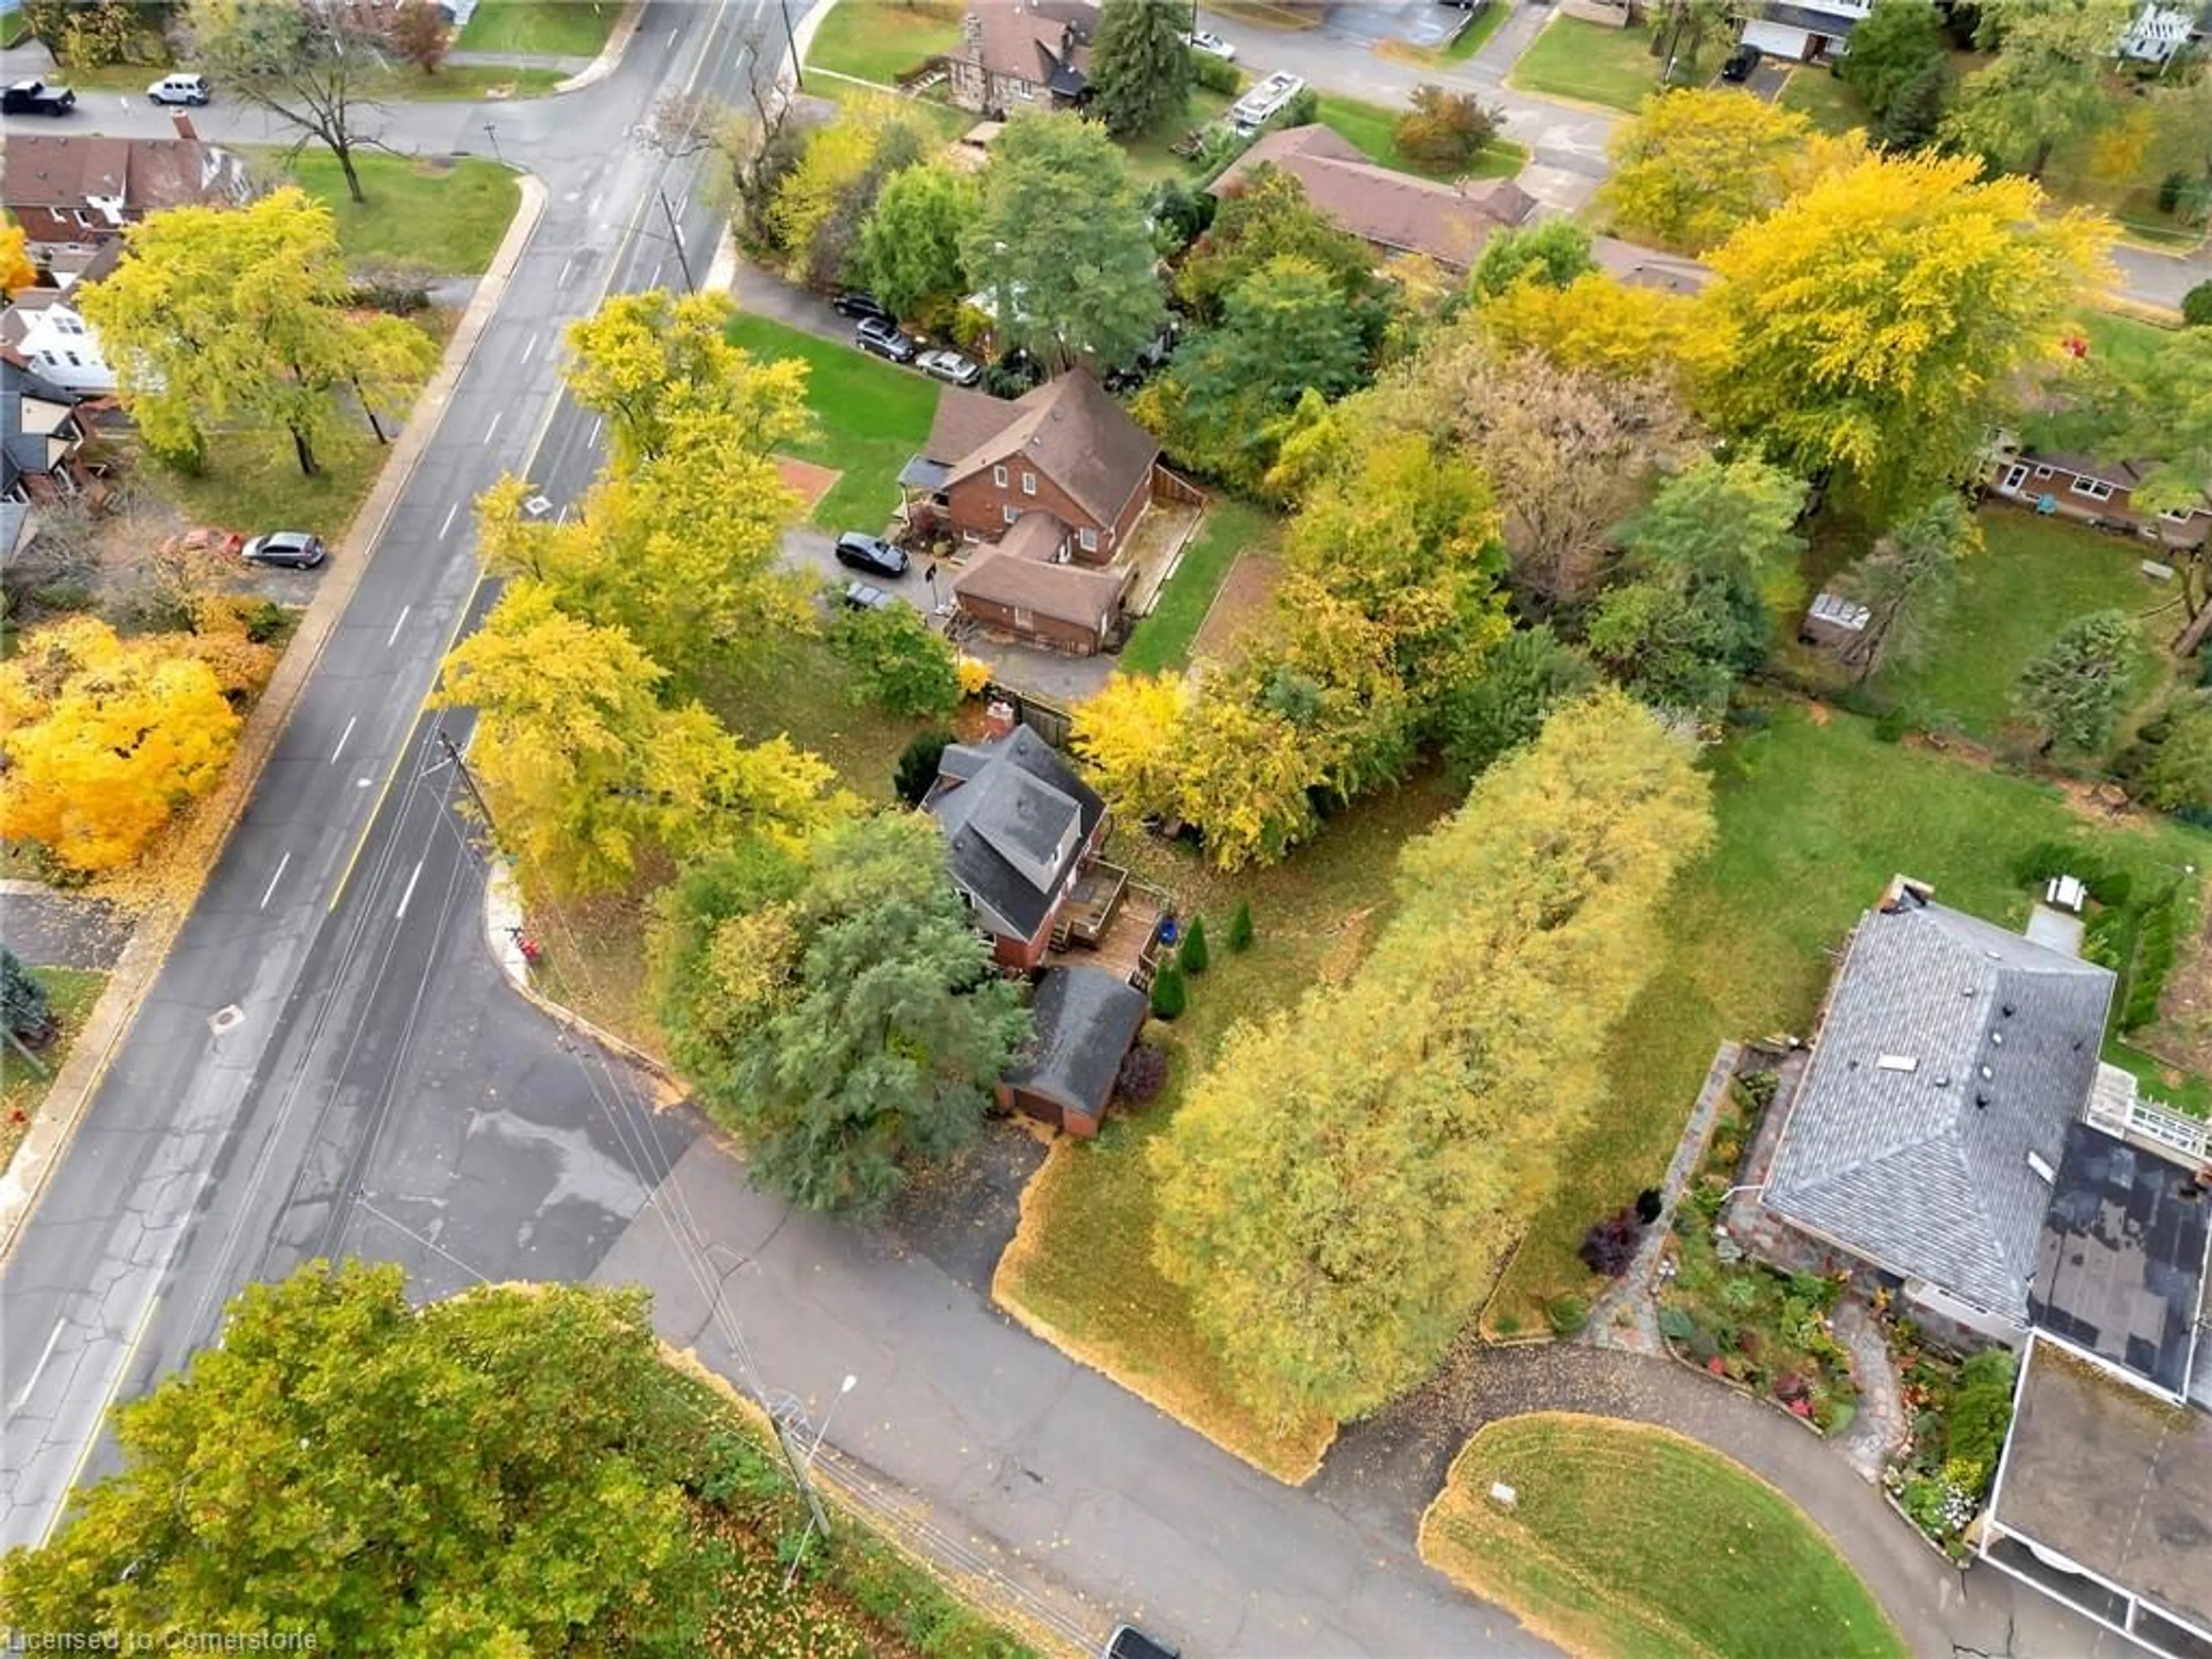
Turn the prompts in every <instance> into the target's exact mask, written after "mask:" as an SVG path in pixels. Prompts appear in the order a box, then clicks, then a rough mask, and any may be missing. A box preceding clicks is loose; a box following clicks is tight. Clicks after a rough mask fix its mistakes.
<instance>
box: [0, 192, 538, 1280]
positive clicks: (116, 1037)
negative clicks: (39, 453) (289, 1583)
mask: <svg viewBox="0 0 2212 1659" xmlns="http://www.w3.org/2000/svg"><path fill="white" fill-rule="evenodd" d="M517 183H518V184H519V185H520V189H521V200H520V202H519V203H518V204H516V207H515V211H514V218H513V222H511V223H509V224H508V226H507V235H506V237H505V238H504V239H503V240H501V243H500V245H499V252H496V253H495V254H494V255H493V256H492V261H491V264H490V265H489V267H488V268H487V269H486V270H485V271H484V274H483V280H482V281H480V282H479V283H477V290H476V293H475V295H473V296H472V297H471V299H470V301H469V307H468V310H467V311H466V312H465V313H463V315H462V318H461V322H460V326H459V327H458V328H457V329H455V330H454V331H453V339H452V341H451V342H450V343H448V344H447V347H446V355H445V356H444V358H443V359H442V360H441V362H440V363H439V366H438V370H437V373H435V374H433V375H432V376H431V377H430V380H429V382H428V384H427V385H426V386H424V387H423V388H422V395H421V396H420V397H419V398H416V401H415V406H414V408H413V409H412V410H410V411H409V412H408V417H407V424H406V425H405V427H404V428H402V429H401V431H400V434H399V437H398V441H396V442H395V443H394V444H393V445H392V455H391V457H390V458H389V459H387V460H386V462H385V464H384V470H383V471H382V472H380V474H379V475H378V477H377V481H376V483H375V485H374V488H372V489H370V490H369V492H368V499H367V500H365V501H362V504H361V507H360V510H359V511H358V512H356V513H355V514H354V519H353V523H352V525H351V526H349V528H348V529H347V532H346V535H345V538H344V540H343V542H342V543H341V544H340V545H339V549H338V553H339V556H338V557H337V558H335V559H333V560H332V561H331V566H330V567H329V568H328V569H327V571H326V574H327V576H328V578H329V580H325V582H324V584H323V585H322V586H321V587H320V588H319V589H318V590H317V592H316V594H315V599H314V603H313V604H312V605H309V606H308V607H307V615H306V617H303V618H302V619H301V623H300V628H299V631H298V632H297V633H296V634H295V635H293V637H292V644H291V648H290V649H289V650H288V651H286V652H285V653H284V655H283V659H282V660H281V661H280V662H278V663H277V665H276V672H275V673H274V674H272V675H270V678H269V684H268V685H267V686H265V687H264V688H263V690H262V693H261V696H260V698H259V700H258V702H255V704H254V705H253V712H252V714H250V715H248V716H247V717H246V730H245V731H244V732H241V733H240V735H239V740H238V747H237V749H236V750H235V751H234V753H233V755H232V757H231V762H230V766H229V768H228V770H227V771H226V772H225V774H224V775H223V781H222V785H221V787H219V789H218V791H217V793H215V794H214V795H211V796H210V797H209V798H208V799H207V800H206V801H204V803H202V805H203V806H204V808H205V809H207V810H206V811H204V813H203V814H202V815H201V816H199V817H197V819H196V820H195V821H193V822H191V823H189V824H187V825H186V827H185V831H184V837H183V842H184V844H183V845H181V846H179V848H175V849H173V850H174V851H175V853H176V854H177V855H178V856H179V860H180V861H181V863H182V866H183V867H185V868H189V869H192V870H194V871H196V872H197V873H196V874H195V876H194V878H193V881H192V884H191V890H189V891H188V892H182V893H177V894H172V895H170V896H167V898H166V899H165V900H164V901H163V902H159V903H157V904H155V906H154V907H153V908H150V909H149V910H148V912H147V913H146V915H144V916H143V918H142V919H141V920H140V921H139V924H138V926H137V929H136V930H135V931H134V932H133V933H131V942H130V944H128V945H125V947H124V950H123V955H122V957H121V959H120V960H118V962H117V963H116V964H115V970H114V972H113V973H112V974H111V975H109V976H108V981H107V988H106V990H105V991H103V992H102V993H101V994H100V1000H99V1001H98V1002H97V1003H95V1004H94V1006H93V1010H92V1012H91V1013H90V1014H89V1015H88V1016H87V1017H86V1019H85V1023H84V1030H83V1033H82V1036H80V1037H79V1039H78V1041H77V1042H76V1046H75V1047H74V1048H71V1049H70V1057H69V1058H68V1059H67V1060H64V1062H63V1063H62V1069H61V1071H60V1073H58V1075H57V1076H56V1077H55V1079H54V1082H53V1087H52V1089H50V1090H48V1091H47V1093H46V1101H45V1103H43V1104H42V1105H41V1106H40V1109H39V1115H38V1116H37V1117H36V1118H34V1119H33V1120H32V1123H31V1127H30V1131H29V1133H27V1134H26V1135H25V1136H24V1137H23V1142H22V1144H21V1146H18V1147H17V1148H16V1149H15V1160H14V1162H12V1163H11V1164H9V1166H8V1168H7V1170H5V1171H4V1172H0V1263H4V1262H6V1261H7V1260H8V1258H9V1256H10V1255H12V1254H13V1253H14V1251H15V1241H16V1239H17V1238H18V1237H20V1236H21V1233H22V1231H23V1225H24V1224H25V1223H26V1222H27V1221H28V1220H29V1219H30V1218H31V1214H32V1212H33V1211H34V1210H35V1209H36V1208H37V1207H38V1203H39V1199H40V1194H43V1193H44V1192H45V1191H46V1182H48V1181H49V1180H50V1179H51V1178H52V1175H53V1172H54V1170H56V1169H57V1168H58V1167H59V1165H60V1164H61V1160H62V1157H63V1154H64V1153H65V1152H67V1151H68V1150H69V1145H70V1140H71V1139H72V1138H73V1137H74V1136H75V1135H76V1128H77V1125H78V1124H79V1122H81V1121H82V1119H83V1117H84V1113H85V1109H86V1108H87V1107H88V1106H89V1105H90V1104H91V1103H92V1097H93V1095H94V1091H97V1090H98V1088H99V1087H100V1079H102V1078H103V1077H105V1076H106V1074H107V1067H108V1065H109V1063H110V1062H111V1061H112V1060H113V1059H114V1058H115V1055H116V1054H117V1052H118V1050H119V1049H120V1048H122V1046H123V1039H124V1038H125V1036H128V1035H129V1033H130V1030H131V1024H132V1023H133V1022H134V1021H135V1020H136V1019H137V1013H138V1007H139V1005H140V1004H141V1003H142V1002H143V1001H144V1000H145V998H146V994H147V992H148V991H149V990H150V989H151V988H152V987H153V983H154V978H155V975H156V974H158V973H159V972H160V971H161V964H162V963H164V962H166V961H167V959H168V956H169V951H170V947H171V946H172V945H174V944H175V943H176V939H177V934H178V933H179V931H181V930H182V928H183V927H184V925H185V920H186V919H187V918H188V917H189V916H190V915H191V912H192V909H193V907H194V906H195V905H197V903H198V902H199V896H200V893H201V891H202V890H203V889H204V887H205V886H206V884H207V878H208V876H209V874H210V872H212V871H213V870H214V868H215V866H216V860H218V859H219V858H220V857H221V856H222V849H223V848H224V846H225V845H226V843H228V841H229V839H230V832H231V831H232V829H234V828H236V826H237V823H238V820H239V819H240V817H242V816H243V815H244V813H245V811H246V803H247V802H248V801H250V800H251V799H252V797H253V790H254V786H255V785H256V784H257V783H258V782H259V781H260V777H261V769H262V767H263V766H264V764H266V763H267V762H268V759H269V757H270V754H272V753H273V752H274V751H275V750H276V739H277V738H279V737H281V736H282V735H283V731H284V727H285V726H286V724H287V723H288V722H289V720H290V719H291V717H292V710H293V708H295V706H296V705H297V703H298V702H299V701H300V696H301V692H303V691H304V690H306V689H307V682H308V680H309V678H312V677H313V673H314V671H315V666H316V665H317V664H318V663H319V661H320V660H321V659H322V654H323V647H325V645H327V644H328V643H329V642H330V638H331V635H332V634H334V633H336V632H337V624H338V622H339V620H340V619H341V618H342V617H343V616H344V614H345V609H346V606H347V605H349V604H350V603H351V601H352V599H353V596H354V593H355V592H356V589H358V588H359V587H360V586H361V581H362V576H363V575H364V574H366V572H367V569H368V563H369V561H370V559H371V557H372V556H374V552H375V550H376V548H377V545H378V544H379V542H380V541H381V539H382V538H383V535H384V528H385V526H386V524H387V523H388V522H389V521H390V520H391V517H392V509H393V508H394V507H396V506H398V501H399V497H400V495H401V494H402V493H403V492H404V490H405V489H406V487H407V484H408V483H409V482H410V480H411V479H412V478H413V477H414V476H415V469H416V465H418V464H419V463H420V462H421V460H422V456H423V454H424V453H425V452H426V451H428V448H429V447H430V442H431V440H432V439H434V438H435V437H436V435H437V432H438V427H439V424H440V422H441V421H442V420H443V418H444V416H445V411H446V406H447V404H448V403H449V402H450V401H451V400H452V398H453V388H454V386H456V385H458V384H459V380H460V377H461V374H462V371H463V370H465V368H467V367H468V364H469V361H470V359H471V358H472V357H473V356H475V355H476V349H477V342H478V341H479V340H481V339H482V338H483V331H484V329H485V327H486V326H487V325H489V322H490V320H491V317H492V313H494V312H495V311H496V310H497V309H498V308H499V301H500V300H501V296H503V295H505V293H506V291H507V283H508V282H509V281H510V280H512V278H513V275H514V267H515V265H516V264H518V263H519V262H520V259H521V258H522V251H523V249H524V248H525V247H526V246H528V245H529V242H530V238H531V236H532V234H533V233H535V232H536V230H537V228H538V220H539V218H540V217H542V216H543V215H544V211H545V203H546V191H545V186H544V184H543V183H541V182H540V181H539V180H538V179H537V177H536V176H535V175H533V174H531V173H521V174H519V175H518V177H517ZM425 416H427V417H428V418H427V419H426V418H425Z"/></svg>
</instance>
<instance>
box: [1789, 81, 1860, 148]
mask: <svg viewBox="0 0 2212 1659" xmlns="http://www.w3.org/2000/svg"><path fill="white" fill-rule="evenodd" d="M1778 101H1779V102H1780V103H1781V105H1782V107H1783V108H1784V109H1794V110H1796V111H1798V112H1800V113H1802V114H1803V115H1804V116H1806V117H1807V118H1808V119H1810V120H1811V122H1812V123H1813V125H1814V126H1815V127H1818V128H1819V129H1820V131H1822V132H1825V133H1827V134H1829V135H1830V136H1831V137H1842V136H1843V135H1844V133H1847V132H1849V131H1850V130H1851V129H1852V128H1853V127H1863V126H1864V125H1866V124H1867V108H1866V105H1865V104H1864V103H1863V102H1862V101H1861V100H1860V98H1859V95H1858V94H1857V92H1855V91H1853V90H1852V89H1851V88H1850V84H1849V83H1848V82H1845V81H1844V77H1843V76H1840V75H1835V74H1832V73H1830V72H1829V71H1828V70H1824V69H1808V68H1805V67H1803V66H1802V65H1801V66H1800V67H1798V68H1796V69H1794V70H1790V82H1789V84H1788V85H1787V86H1785V87H1784V88H1782V96H1781V98H1780V100H1778Z"/></svg>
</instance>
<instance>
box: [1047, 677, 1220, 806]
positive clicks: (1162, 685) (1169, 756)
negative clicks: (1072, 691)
mask: <svg viewBox="0 0 2212 1659" xmlns="http://www.w3.org/2000/svg"><path fill="white" fill-rule="evenodd" d="M1190 708H1191V688H1190V685H1189V684H1188V682H1186V681H1185V680H1184V679H1183V678H1182V677H1181V676H1179V675H1174V674H1116V675H1115V676H1114V677H1113V678H1111V679H1109V680H1108V681H1107V682H1106V684H1104V685H1103V686H1101V687H1099V689H1098V690H1097V691H1095V692H1093V693H1092V694H1091V696H1088V697H1085V699H1084V700H1083V701H1082V702H1079V703H1078V704H1076V706H1075V720H1074V726H1073V731H1072V732H1071V733H1070V738H1069V741H1070V743H1071V744H1072V746H1073V749H1074V750H1075V753H1076V756H1077V757H1078V758H1079V759H1080V760H1081V761H1082V762H1083V763H1084V766H1085V769H1086V775H1087V776H1088V777H1089V779H1090V781H1091V785H1092V787H1094V788H1096V789H1097V791H1098V793H1100V794H1102V795H1103V796H1104V797H1105V798H1106V801H1107V804H1108V805H1110V806H1111V807H1112V808H1113V809H1114V811H1115V812H1116V813H1117V814H1118V815H1119V816H1121V817H1123V818H1125V819H1135V818H1142V817H1171V816H1173V815H1174V814H1175V813H1176V810H1177V805H1178V799H1177V785H1176V775H1177V771H1178V765H1177V757H1178V755H1179V753H1180V750H1181V749H1182V734H1183V727H1184V724H1185V722H1186V720H1188V717H1189V713H1190Z"/></svg>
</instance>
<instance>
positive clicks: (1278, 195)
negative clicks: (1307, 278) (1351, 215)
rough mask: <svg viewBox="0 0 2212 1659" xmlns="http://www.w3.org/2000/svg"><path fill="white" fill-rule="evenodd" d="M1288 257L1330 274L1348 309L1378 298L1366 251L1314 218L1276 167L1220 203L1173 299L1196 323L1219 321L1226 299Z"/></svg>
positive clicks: (1180, 274) (1260, 171)
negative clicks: (1256, 274)
mask: <svg viewBox="0 0 2212 1659" xmlns="http://www.w3.org/2000/svg"><path fill="white" fill-rule="evenodd" d="M1285 254H1295V255H1297V257H1299V258H1303V259H1306V260H1310V261H1311V262H1312V263H1313V264H1316V265H1318V266H1320V267H1321V268H1322V270H1325V271H1327V272H1328V275H1329V279H1330V281H1331V282H1332V283H1334V284H1335V286H1336V288H1337V289H1338V290H1339V291H1340V293H1341V294H1342V295H1344V298H1345V301H1346V304H1347V305H1349V306H1352V307H1364V304H1365V302H1366V301H1369V300H1370V297H1371V296H1372V295H1373V294H1374V292H1375V287H1376V277H1375V256H1374V254H1373V253H1372V252H1370V250H1369V248H1368V246H1367V245H1366V244H1365V243H1364V242H1363V241H1361V240H1359V239H1358V237H1356V236H1354V235H1352V234H1350V233H1349V232H1347V231H1344V230H1340V229H1339V228H1337V226H1336V225H1335V224H1334V222H1332V221H1330V220H1328V218H1325V217H1324V216H1322V215H1321V214H1320V213H1318V212H1316V210H1315V209H1314V206H1313V204H1312V203H1310V202H1309V201H1307V200H1306V191H1305V186H1304V185H1302V184H1300V183H1299V182H1298V181H1297V179H1295V178H1293V177H1291V174H1289V173H1285V172H1283V171H1282V170H1281V169H1280V168H1279V167H1258V168H1255V170H1254V171H1253V172H1252V173H1251V174H1250V175H1249V176H1248V177H1247V178H1245V179H1243V181H1242V182H1241V183H1240V184H1239V185H1237V186H1236V187H1235V188H1234V189H1233V190H1231V191H1230V192H1229V193H1228V195H1227V196H1226V197H1224V199H1223V201H1222V203H1221V205H1220V206H1219V208H1218V209H1217V210H1215V212H1214V216H1213V223H1212V225H1211V226H1209V227H1208V228H1207V229H1206V234H1205V235H1203V236H1201V237H1200V239H1199V240H1198V242H1197V245H1196V246H1194V247H1193V248H1192V249H1191V251H1190V253H1189V256H1188V258H1185V259H1184V261H1183V263H1182V267H1181V269H1180V270H1177V272H1176V293H1177V294H1178V295H1181V296H1182V301H1183V303H1184V304H1185V305H1186V306H1188V307H1189V308H1190V310H1191V312H1192V313H1193V314H1194V315H1195V316H1196V317H1198V318H1199V319H1200V321H1203V322H1214V321H1218V319H1219V318H1220V316H1221V312H1222V308H1223V307H1224V305H1225V303H1226V302H1227V300H1228V296H1229V295H1231V293H1233V292H1234V291H1235V290H1236V289H1237V288H1239V287H1240V286H1242V284H1243V282H1244V281H1245V279H1246V278H1247V277H1249V276H1251V275H1252V273H1253V272H1254V271H1255V270H1259V269H1260V267H1261V266H1262V265H1264V264H1267V263H1268V262H1269V261H1270V260H1273V259H1277V258H1281V257H1282V256H1283V255H1285Z"/></svg>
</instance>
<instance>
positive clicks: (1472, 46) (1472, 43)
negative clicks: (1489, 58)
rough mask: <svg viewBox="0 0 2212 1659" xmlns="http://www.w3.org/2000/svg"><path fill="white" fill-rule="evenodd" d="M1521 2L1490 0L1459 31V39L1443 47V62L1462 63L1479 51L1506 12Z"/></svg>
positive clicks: (1503, 19)
mask: <svg viewBox="0 0 2212 1659" xmlns="http://www.w3.org/2000/svg"><path fill="white" fill-rule="evenodd" d="M1520 3H1522V0H1490V3H1489V4H1488V5H1486V6H1485V7H1484V8H1483V9H1482V10H1481V12H1480V14H1479V15H1477V16H1476V18H1475V20H1474V21H1473V22H1472V23H1469V24H1468V26H1467V27H1465V28H1464V29H1462V30H1461V31H1460V36H1459V39H1458V40H1455V41H1453V42H1452V43H1451V45H1449V46H1446V47H1445V48H1444V50H1443V59H1444V62H1446V63H1447V64H1464V63H1465V62H1466V61H1467V60H1468V58H1472V57H1474V54H1475V53H1477V52H1480V51H1481V50H1482V49H1483V47H1484V46H1486V44H1488V42H1489V40H1490V37H1491V36H1492V35H1493V34H1495V33H1498V28H1499V27H1500V26H1501V25H1503V24H1504V21H1505V16H1506V14H1507V13H1508V12H1510V11H1511V10H1512V9H1513V8H1514V7H1515V6H1516V5H1517V4H1520Z"/></svg>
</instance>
